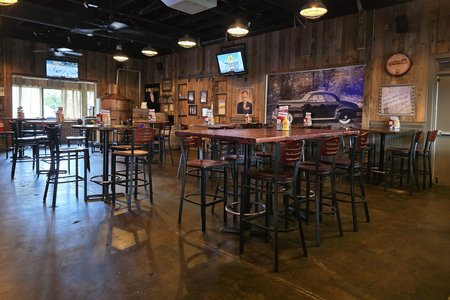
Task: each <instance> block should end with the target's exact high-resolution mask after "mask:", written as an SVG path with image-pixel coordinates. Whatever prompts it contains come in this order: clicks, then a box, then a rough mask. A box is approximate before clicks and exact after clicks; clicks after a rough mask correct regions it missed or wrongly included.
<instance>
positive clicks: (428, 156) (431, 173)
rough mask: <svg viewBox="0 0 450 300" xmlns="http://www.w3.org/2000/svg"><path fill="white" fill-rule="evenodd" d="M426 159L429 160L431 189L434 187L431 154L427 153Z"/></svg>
mask: <svg viewBox="0 0 450 300" xmlns="http://www.w3.org/2000/svg"><path fill="white" fill-rule="evenodd" d="M426 159H427V160H428V180H429V182H428V183H429V185H430V189H431V188H432V187H433V172H432V169H431V154H427V156H426Z"/></svg>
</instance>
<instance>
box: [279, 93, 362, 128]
mask: <svg viewBox="0 0 450 300" xmlns="http://www.w3.org/2000/svg"><path fill="white" fill-rule="evenodd" d="M278 105H280V106H282V105H287V106H289V113H290V114H292V116H293V117H294V120H293V124H299V123H300V124H302V123H303V117H304V116H305V113H307V112H310V113H311V118H312V121H313V122H314V121H327V122H336V121H339V123H341V124H348V123H350V122H351V121H352V120H355V119H358V120H360V119H361V116H362V110H361V108H360V107H359V106H358V104H356V103H353V102H350V101H343V100H341V99H339V97H338V96H337V95H336V94H334V93H332V92H328V91H313V92H308V93H306V94H305V95H304V96H303V97H302V98H301V99H300V100H279V102H278Z"/></svg>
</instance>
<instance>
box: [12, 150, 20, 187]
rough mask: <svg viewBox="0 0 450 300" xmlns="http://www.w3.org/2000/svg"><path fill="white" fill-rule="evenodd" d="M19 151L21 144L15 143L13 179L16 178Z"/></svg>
mask: <svg viewBox="0 0 450 300" xmlns="http://www.w3.org/2000/svg"><path fill="white" fill-rule="evenodd" d="M18 153H19V144H15V145H14V152H13V160H12V166H11V180H13V179H14V176H15V174H16V163H17V154H18Z"/></svg>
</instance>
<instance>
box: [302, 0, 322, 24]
mask: <svg viewBox="0 0 450 300" xmlns="http://www.w3.org/2000/svg"><path fill="white" fill-rule="evenodd" d="M327 11H328V10H327V8H326V7H325V5H323V3H322V1H321V0H312V1H308V2H307V3H306V4H305V5H304V6H303V7H302V10H301V11H300V15H301V16H302V17H304V18H306V19H311V20H314V19H318V18H320V17H321V16H323V15H324V14H326V13H327Z"/></svg>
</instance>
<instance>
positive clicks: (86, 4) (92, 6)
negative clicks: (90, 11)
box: [83, 1, 98, 8]
mask: <svg viewBox="0 0 450 300" xmlns="http://www.w3.org/2000/svg"><path fill="white" fill-rule="evenodd" d="M83 6H84V7H85V8H98V5H97V4H96V3H95V2H88V1H84V2H83Z"/></svg>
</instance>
